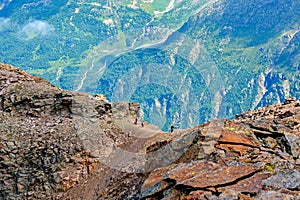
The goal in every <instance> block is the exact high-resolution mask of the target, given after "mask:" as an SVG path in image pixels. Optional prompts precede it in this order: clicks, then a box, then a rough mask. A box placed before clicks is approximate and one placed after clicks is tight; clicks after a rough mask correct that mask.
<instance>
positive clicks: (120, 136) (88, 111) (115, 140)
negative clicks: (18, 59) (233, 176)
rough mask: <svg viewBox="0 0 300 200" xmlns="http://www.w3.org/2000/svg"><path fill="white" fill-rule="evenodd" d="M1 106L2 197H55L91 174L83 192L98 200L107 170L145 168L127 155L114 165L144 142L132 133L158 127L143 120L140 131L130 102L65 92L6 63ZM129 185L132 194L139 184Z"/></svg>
mask: <svg viewBox="0 0 300 200" xmlns="http://www.w3.org/2000/svg"><path fill="white" fill-rule="evenodd" d="M0 105H1V106H0V166H1V167H0V171H1V173H0V199H53V198H54V199H61V198H63V197H62V196H64V195H66V194H65V192H66V191H68V190H69V189H70V188H73V187H74V186H76V185H77V184H84V183H86V181H88V180H93V179H92V177H93V176H94V174H97V177H96V178H97V180H98V181H97V182H96V183H93V182H92V181H91V185H90V187H93V189H94V190H93V191H95V193H91V192H90V191H86V192H85V193H82V194H81V195H83V196H85V197H87V195H88V194H89V195H91V196H90V198H89V199H96V198H97V196H99V195H100V194H101V192H102V191H103V190H104V189H105V187H106V182H105V180H109V179H110V177H111V176H112V175H113V174H114V173H113V171H116V172H118V170H119V172H120V173H121V172H122V171H125V172H126V169H123V170H122V167H124V165H125V166H128V167H130V166H131V165H132V166H136V167H139V168H142V167H143V166H140V165H139V164H135V163H133V164H131V165H130V164H128V162H130V158H128V159H127V160H126V158H125V157H124V158H122V161H123V162H124V163H123V164H122V163H119V160H120V158H121V156H122V155H124V153H126V152H130V151H132V152H134V151H138V150H139V149H141V145H142V144H143V141H144V140H145V139H144V138H143V137H134V136H136V135H135V134H138V135H140V136H142V135H143V134H144V135H145V136H149V135H150V136H151V135H153V134H156V133H158V132H160V130H159V129H158V128H157V127H155V126H151V125H148V124H146V126H145V127H144V128H145V129H142V128H141V127H140V126H136V125H133V123H132V122H133V118H132V117H134V116H136V115H137V111H138V107H139V106H138V105H137V104H135V103H126V102H123V103H116V104H111V103H109V102H107V101H106V100H101V99H97V98H94V97H91V96H90V95H88V94H87V93H74V92H70V91H63V90H61V89H59V88H57V87H55V86H52V85H50V84H49V83H48V82H46V81H45V80H43V79H42V78H39V77H34V76H31V75H28V74H26V73H25V72H24V71H21V70H19V69H17V68H14V67H12V66H10V65H4V64H0ZM142 133H143V134H142ZM126 148H127V149H126ZM122 149H124V150H123V151H121V150H122ZM122 153H123V154H122ZM132 154H134V153H132ZM109 155H110V156H109ZM129 171H130V170H129ZM109 172H110V173H109ZM130 172H131V171H130ZM120 176H121V177H123V178H124V179H126V176H125V175H124V174H123V175H122V174H121V175H120ZM140 176H141V175H138V174H133V175H132V177H134V178H139V177H140ZM101 180H102V183H103V185H101ZM89 183H90V182H89ZM121 189H126V185H124V186H123V187H122V188H121ZM128 190H130V193H131V194H132V195H138V192H137V190H138V188H135V189H134V188H133V189H132V188H128ZM69 195H70V194H69ZM66 198H67V197H66Z"/></svg>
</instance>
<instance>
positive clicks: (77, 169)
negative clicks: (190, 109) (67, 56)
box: [0, 64, 300, 200]
mask: <svg viewBox="0 0 300 200" xmlns="http://www.w3.org/2000/svg"><path fill="white" fill-rule="evenodd" d="M98 96H99V95H98ZM138 109H139V105H138V104H137V103H134V102H132V103H129V102H119V103H111V102H108V101H106V100H105V98H97V96H96V97H92V96H90V95H89V94H86V93H79V92H71V91H64V90H61V89H59V88H57V87H55V86H52V85H51V84H50V83H48V82H47V81H45V80H43V79H41V78H39V77H35V76H31V75H29V74H26V73H25V72H23V71H21V70H19V69H17V68H15V67H12V66H9V65H5V64H0V172H1V173H0V199H89V200H90V199H148V200H150V199H151V200H153V199H165V200H167V199H187V200H188V199H299V198H300V156H299V152H300V131H299V130H300V102H299V101H297V100H295V99H293V98H289V99H287V100H286V101H285V102H284V103H283V104H278V105H270V106H267V107H264V108H260V109H258V110H256V111H248V112H244V113H241V114H239V115H237V116H236V118H235V119H234V120H232V121H229V120H226V119H218V120H213V121H211V122H208V123H205V124H203V125H200V126H197V127H194V128H191V129H187V130H175V131H174V132H172V133H166V132H162V131H161V130H159V128H157V127H156V126H154V125H151V124H148V123H145V124H144V126H142V125H141V123H140V122H138V124H134V121H135V118H136V117H138Z"/></svg>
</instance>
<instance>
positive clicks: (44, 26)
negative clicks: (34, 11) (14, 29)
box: [21, 20, 55, 39]
mask: <svg viewBox="0 0 300 200" xmlns="http://www.w3.org/2000/svg"><path fill="white" fill-rule="evenodd" d="M54 30H55V28H54V26H52V25H50V24H48V23H46V22H44V21H40V20H35V21H32V22H29V23H28V24H26V25H24V26H23V27H22V28H21V34H22V36H23V37H25V38H26V39H32V38H35V37H37V36H44V35H48V34H50V33H52V32H54ZM24 34H25V35H24Z"/></svg>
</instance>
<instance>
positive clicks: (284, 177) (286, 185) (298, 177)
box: [263, 170, 300, 191]
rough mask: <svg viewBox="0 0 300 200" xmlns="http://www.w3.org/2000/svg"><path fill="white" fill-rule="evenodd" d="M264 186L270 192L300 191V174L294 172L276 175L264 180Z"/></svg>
mask: <svg viewBox="0 0 300 200" xmlns="http://www.w3.org/2000/svg"><path fill="white" fill-rule="evenodd" d="M263 186H264V187H265V188H267V189H269V190H280V189H288V190H291V191H300V172H299V171H297V170H292V171H287V172H281V173H278V174H275V175H273V176H271V177H269V178H267V179H265V180H263Z"/></svg>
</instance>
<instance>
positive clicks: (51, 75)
mask: <svg viewBox="0 0 300 200" xmlns="http://www.w3.org/2000/svg"><path fill="white" fill-rule="evenodd" d="M1 5H2V6H1V7H0V8H1V9H0V25H1V26H0V37H1V45H0V55H1V56H0V61H1V62H5V63H10V64H13V65H15V66H18V67H20V68H22V69H24V70H26V71H27V72H29V73H31V74H34V75H40V76H42V77H44V78H45V79H46V80H48V81H50V82H51V83H52V84H54V85H56V86H59V87H61V88H63V89H69V90H77V91H86V92H89V93H90V94H95V93H103V94H104V95H105V96H106V97H107V98H108V99H109V100H110V101H124V100H131V101H138V102H139V103H140V104H141V107H142V109H141V117H142V118H143V119H145V120H147V121H150V122H152V123H155V124H157V125H159V126H160V127H161V128H162V129H163V130H168V129H169V127H170V126H171V125H172V124H174V125H175V126H176V127H177V128H186V127H191V126H194V125H197V124H199V123H202V122H206V121H208V120H209V119H212V118H217V117H227V118H232V117H234V116H235V114H237V113H240V112H242V111H245V110H249V109H255V108H258V107H261V106H264V105H268V104H273V103H279V102H282V101H283V100H284V99H285V98H287V97H289V96H294V97H296V98H300V93H299V87H300V82H299V80H300V79H299V76H300V74H299V69H300V68H299V60H300V54H299V40H300V32H299V30H300V28H299V27H300V9H299V8H300V3H299V1H293V0H282V1H278V0H271V1H263V0H258V1H254V0H250V1H249V2H247V3H245V2H244V1H241V0H238V1H233V0H219V1H218V0H203V1H200V0H196V1H195V0H194V1H192V0H185V1H179V0H171V1H166V0H163V1H156V0H154V1H142V0H136V1H118V2H117V1H112V0H102V1H97V2H94V1H91V0H83V1H80V2H77V1H72V0H69V1H67V0H63V1H59V2H53V1H45V0H42V1H32V0H26V1H15V0H13V1H2V2H1Z"/></svg>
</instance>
